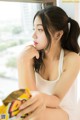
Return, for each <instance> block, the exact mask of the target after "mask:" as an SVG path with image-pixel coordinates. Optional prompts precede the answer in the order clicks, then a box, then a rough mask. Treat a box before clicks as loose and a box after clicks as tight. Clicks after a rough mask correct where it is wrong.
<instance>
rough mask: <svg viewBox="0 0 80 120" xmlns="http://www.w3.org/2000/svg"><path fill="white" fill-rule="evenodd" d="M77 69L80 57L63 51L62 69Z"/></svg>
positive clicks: (79, 65)
mask: <svg viewBox="0 0 80 120" xmlns="http://www.w3.org/2000/svg"><path fill="white" fill-rule="evenodd" d="M70 66H71V67H72V66H73V67H75V66H77V67H79V68H80V56H79V54H77V53H75V52H71V51H66V50H65V51H64V68H68V67H70Z"/></svg>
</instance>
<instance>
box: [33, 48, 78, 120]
mask: <svg viewBox="0 0 80 120" xmlns="http://www.w3.org/2000/svg"><path fill="white" fill-rule="evenodd" d="M63 60H64V50H63V49H61V53H60V58H59V65H58V77H57V79H56V80H51V81H48V80H45V79H43V78H42V77H41V76H40V75H39V74H38V73H37V72H35V76H36V86H37V88H38V90H39V91H41V92H43V93H46V94H48V95H52V94H53V92H54V87H55V85H56V84H57V82H58V81H59V78H60V75H61V73H62V72H63V69H62V68H63ZM76 104H77V88H76V80H75V81H74V83H73V84H72V86H71V88H70V89H69V91H68V92H67V94H66V95H65V97H64V98H63V100H62V101H61V103H60V107H61V108H62V109H63V110H64V111H66V112H67V113H68V115H69V120H77V119H76V113H75V112H76V111H75V108H76V106H77V105H76Z"/></svg>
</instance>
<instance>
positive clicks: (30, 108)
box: [17, 101, 41, 117]
mask: <svg viewBox="0 0 80 120" xmlns="http://www.w3.org/2000/svg"><path fill="white" fill-rule="evenodd" d="M39 106H41V103H39V101H37V102H35V103H34V104H33V105H30V106H29V107H27V108H25V109H23V110H22V111H21V112H19V114H18V115H17V117H20V116H22V115H24V114H27V113H31V112H33V111H34V110H35V109H36V108H38V107H39Z"/></svg>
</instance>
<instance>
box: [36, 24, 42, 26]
mask: <svg viewBox="0 0 80 120" xmlns="http://www.w3.org/2000/svg"><path fill="white" fill-rule="evenodd" d="M34 26H43V25H42V24H36V25H34Z"/></svg>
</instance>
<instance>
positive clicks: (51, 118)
mask: <svg viewBox="0 0 80 120" xmlns="http://www.w3.org/2000/svg"><path fill="white" fill-rule="evenodd" d="M37 120H69V116H68V114H67V113H66V112H65V111H63V110H62V109H60V108H58V109H53V108H46V110H45V111H44V113H42V114H41V115H40V117H39V118H38V119H37Z"/></svg>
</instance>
